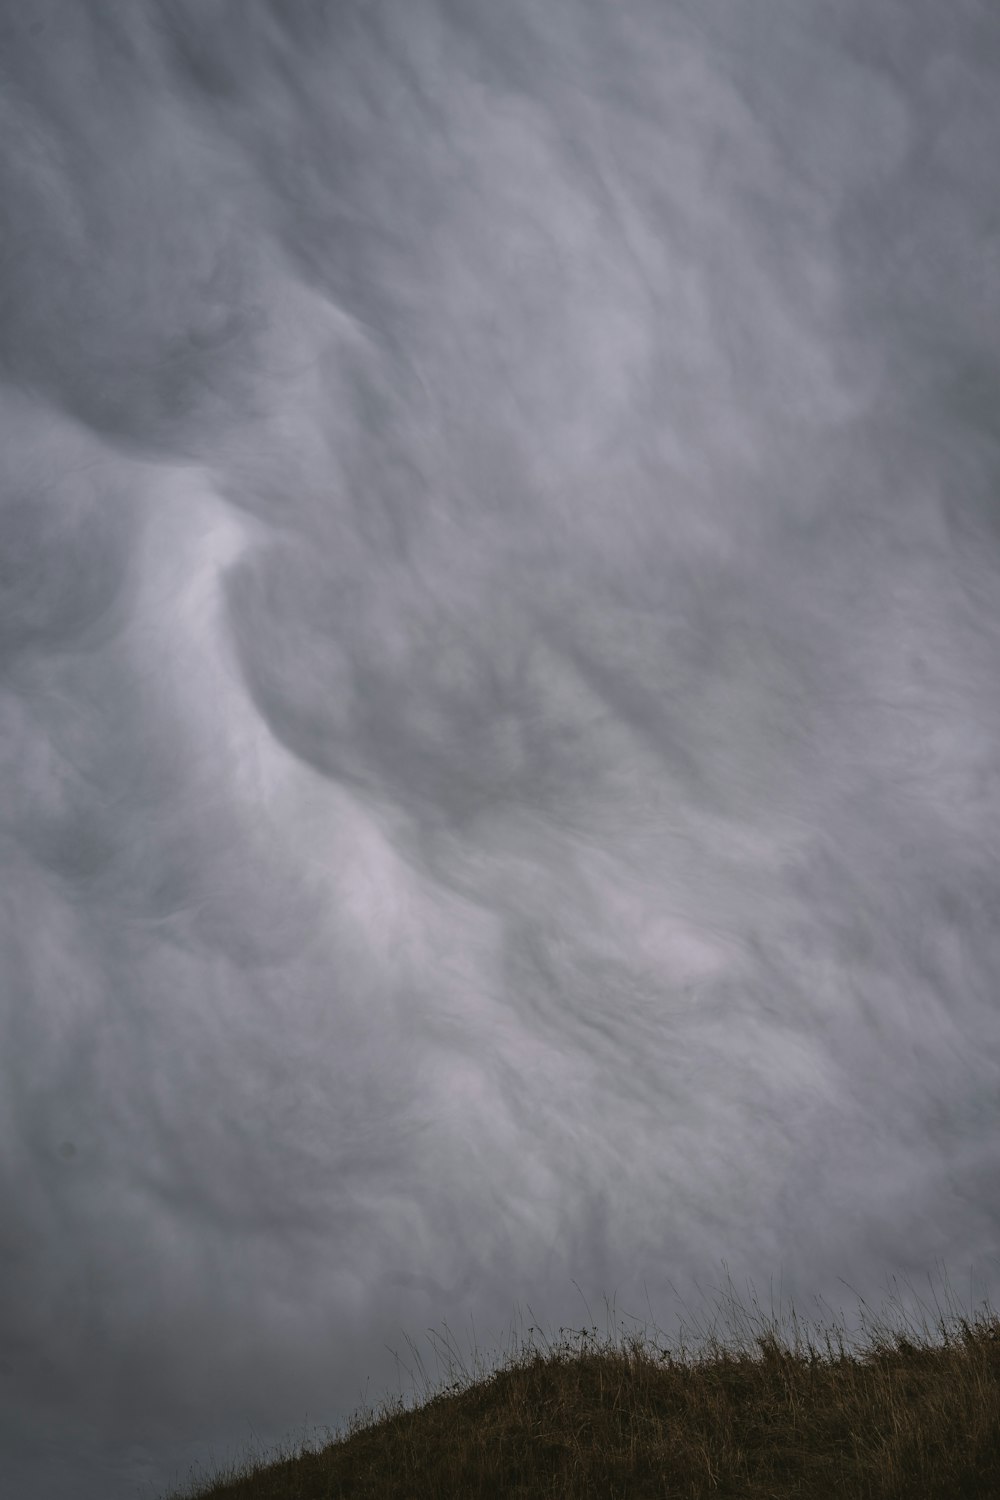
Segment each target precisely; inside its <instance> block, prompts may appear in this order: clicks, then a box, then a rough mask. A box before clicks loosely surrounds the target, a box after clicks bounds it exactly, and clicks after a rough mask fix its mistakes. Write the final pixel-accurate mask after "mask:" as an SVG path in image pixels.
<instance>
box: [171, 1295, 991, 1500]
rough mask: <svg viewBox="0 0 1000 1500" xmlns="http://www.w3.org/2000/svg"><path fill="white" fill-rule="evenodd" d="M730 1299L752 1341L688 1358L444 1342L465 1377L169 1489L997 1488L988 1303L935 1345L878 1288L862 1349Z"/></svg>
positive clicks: (268, 1496) (557, 1498)
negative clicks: (337, 1430)
mask: <svg viewBox="0 0 1000 1500" xmlns="http://www.w3.org/2000/svg"><path fill="white" fill-rule="evenodd" d="M917 1300H918V1303H919V1305H920V1306H921V1307H924V1304H923V1303H922V1302H920V1301H919V1299H917ZM723 1301H724V1303H725V1305H726V1307H727V1309H728V1312H729V1313H730V1314H735V1319H734V1321H732V1322H730V1325H729V1326H730V1328H731V1329H732V1328H733V1327H734V1326H735V1329H736V1331H737V1334H738V1338H737V1340H736V1342H735V1344H734V1343H732V1342H728V1343H727V1342H725V1341H720V1340H719V1339H718V1338H717V1337H716V1334H715V1327H714V1323H713V1326H712V1328H711V1329H710V1331H709V1333H708V1335H707V1337H703V1340H702V1343H701V1347H700V1349H699V1352H698V1353H697V1355H691V1354H689V1352H688V1351H687V1350H686V1348H685V1344H684V1339H683V1330H682V1336H681V1344H680V1349H679V1352H678V1353H676V1354H675V1353H673V1352H671V1351H670V1350H666V1349H662V1348H660V1347H659V1345H658V1344H653V1345H650V1344H649V1343H648V1342H646V1341H644V1340H643V1339H642V1338H639V1337H636V1336H634V1335H629V1336H624V1335H623V1336H622V1337H614V1336H612V1335H611V1334H610V1333H609V1334H608V1335H607V1336H606V1338H605V1340H604V1342H603V1343H598V1342H596V1335H597V1332H598V1330H597V1328H596V1327H593V1326H592V1327H591V1328H589V1329H587V1328H584V1329H580V1330H575V1331H574V1330H566V1329H560V1330H559V1331H560V1334H562V1335H566V1334H567V1333H569V1335H570V1336H569V1338H565V1337H564V1338H563V1339H562V1341H561V1342H559V1343H557V1344H555V1345H552V1344H549V1343H548V1342H547V1341H546V1347H545V1350H544V1352H543V1351H542V1350H540V1349H539V1348H538V1347H537V1346H536V1345H534V1344H529V1345H522V1346H521V1347H520V1348H519V1349H518V1350H517V1351H516V1352H514V1353H513V1354H510V1353H509V1354H508V1357H507V1359H506V1361H505V1363H504V1364H503V1365H502V1366H500V1367H498V1368H496V1369H494V1370H492V1371H491V1372H490V1373H488V1374H482V1373H478V1372H479V1361H478V1353H477V1356H476V1368H477V1375H476V1377H472V1376H470V1375H469V1373H468V1371H467V1370H466V1369H465V1367H464V1365H463V1364H462V1362H461V1359H460V1358H459V1357H458V1356H457V1355H456V1353H455V1351H454V1349H453V1347H452V1345H451V1343H450V1342H446V1343H445V1349H446V1352H447V1355H448V1362H449V1379H448V1380H447V1382H446V1383H445V1385H444V1387H443V1388H442V1389H439V1390H438V1391H437V1392H436V1393H432V1392H431V1390H430V1387H429V1384H428V1382H427V1381H426V1376H425V1377H424V1380H425V1392H424V1396H425V1399H424V1402H423V1404H422V1405H420V1406H418V1407H411V1408H406V1407H405V1406H404V1404H403V1401H402V1398H401V1397H400V1398H394V1399H393V1400H391V1401H384V1402H383V1404H382V1406H381V1407H380V1409H379V1410H378V1411H377V1412H370V1411H367V1410H366V1411H364V1412H363V1414H361V1415H357V1414H356V1415H355V1416H354V1417H352V1418H351V1420H350V1422H349V1424H348V1428H347V1432H346V1434H338V1436H337V1437H336V1438H335V1439H334V1440H333V1441H332V1442H330V1443H329V1444H328V1445H327V1446H326V1447H324V1448H322V1449H321V1450H317V1449H310V1448H309V1447H308V1445H305V1444H303V1445H302V1447H301V1449H300V1451H299V1452H298V1453H296V1454H290V1453H285V1452H283V1453H280V1454H279V1455H278V1456H277V1458H272V1459H270V1460H264V1459H256V1460H252V1461H249V1462H245V1463H244V1466H243V1468H242V1470H241V1471H240V1472H237V1471H236V1470H235V1469H231V1470H230V1471H229V1472H228V1473H227V1474H225V1475H221V1476H217V1477H216V1478H215V1479H214V1480H212V1481H210V1482H208V1483H203V1484H202V1486H201V1487H200V1488H192V1489H189V1490H187V1491H185V1492H184V1496H183V1497H182V1496H181V1495H180V1494H175V1495H174V1496H173V1497H171V1500H341V1497H342V1500H348V1497H350V1500H494V1497H500V1496H503V1497H505V1500H514V1497H520V1500H541V1497H549V1500H564V1497H565V1500H568V1497H574V1500H577V1497H581V1500H582V1497H593V1500H647V1497H649V1500H652V1497H654V1496H655V1497H664V1500H666V1497H671V1500H682V1497H683V1500H695V1497H699V1496H712V1497H729V1500H791V1497H793V1496H796V1497H807V1496H808V1497H823V1496H830V1497H833V1496H845V1497H846V1496H851V1497H858V1500H862V1497H863V1500H876V1497H877V1500H890V1497H891V1500H998V1497H1000V1321H998V1319H997V1317H996V1315H995V1314H993V1313H991V1312H990V1310H989V1304H988V1303H987V1304H985V1309H986V1310H985V1311H984V1313H982V1314H980V1315H979V1317H977V1318H976V1319H975V1320H974V1321H973V1322H971V1323H970V1321H969V1320H968V1319H967V1318H965V1317H964V1316H962V1315H956V1314H955V1313H954V1312H953V1303H952V1301H951V1298H950V1295H949V1299H948V1309H949V1317H948V1318H946V1317H945V1316H944V1314H943V1313H942V1310H941V1307H940V1304H939V1303H938V1302H937V1299H936V1298H935V1307H936V1310H937V1314H938V1316H937V1318H936V1320H935V1321H934V1324H933V1327H935V1328H936V1330H937V1332H938V1334H939V1335H940V1336H941V1341H940V1342H938V1341H936V1340H935V1339H934V1338H933V1336H932V1334H931V1331H930V1329H929V1327H928V1324H927V1321H926V1319H925V1318H923V1319H922V1320H921V1329H920V1331H918V1330H916V1329H914V1328H913V1327H912V1326H911V1325H910V1324H909V1323H908V1322H905V1321H904V1325H903V1326H902V1328H897V1329H896V1330H893V1329H891V1328H890V1327H888V1326H887V1325H885V1324H883V1323H881V1322H879V1321H878V1320H872V1318H871V1314H870V1312H869V1310H868V1309H867V1305H866V1304H865V1303H864V1301H863V1299H862V1302H861V1307H862V1313H861V1320H860V1321H861V1327H862V1333H863V1335H864V1336H866V1338H867V1342H866V1343H864V1344H862V1345H861V1346H860V1347H857V1346H856V1347H854V1348H851V1349H848V1348H847V1347H845V1343H844V1337H843V1334H842V1332H841V1330H840V1329H838V1328H835V1329H834V1331H833V1334H832V1336H831V1334H830V1333H829V1332H822V1331H820V1338H821V1344H819V1345H817V1344H815V1343H813V1342H812V1340H811V1339H810V1337H809V1336H808V1334H803V1332H802V1330H801V1328H800V1325H799V1321H798V1318H797V1317H796V1316H795V1313H794V1309H793V1311H792V1324H793V1332H794V1338H793V1339H792V1340H791V1341H790V1342H789V1341H783V1340H782V1338H781V1337H780V1334H781V1332H782V1330H781V1328H780V1325H779V1321H778V1319H776V1318H775V1317H774V1316H773V1315H772V1318H771V1320H770V1321H765V1320H764V1319H763V1318H762V1315H761V1314H760V1309H759V1307H758V1304H757V1301H756V1298H755V1297H754V1298H752V1302H751V1306H752V1308H753V1310H754V1316H752V1317H751V1316H748V1315H747V1313H746V1312H745V1310H744V1309H743V1308H742V1307H741V1306H740V1305H739V1304H738V1303H737V1301H736V1299H735V1298H734V1297H733V1296H732V1294H731V1291H730V1293H729V1295H728V1296H727V1297H726V1298H724V1299H723ZM717 1310H718V1307H717ZM924 1310H925V1312H927V1311H928V1310H927V1309H926V1308H924ZM445 1327H446V1331H447V1325H445ZM654 1327H655V1325H654ZM535 1332H537V1330H536V1329H535V1328H532V1329H530V1330H529V1333H531V1334H534V1333H535ZM699 1332H700V1330H699ZM410 1347H411V1349H412V1347H413V1346H412V1344H411V1346H410ZM414 1352H415V1351H414ZM415 1357H416V1359H417V1362H418V1365H420V1360H419V1355H415ZM456 1363H457V1366H458V1368H459V1369H460V1370H461V1376H462V1378H457V1377H456V1375H455V1366H456ZM420 1368H421V1372H422V1373H423V1367H422V1365H420ZM410 1373H411V1378H412V1372H410ZM327 1436H328V1437H329V1436H330V1434H329V1430H328V1429H327Z"/></svg>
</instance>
